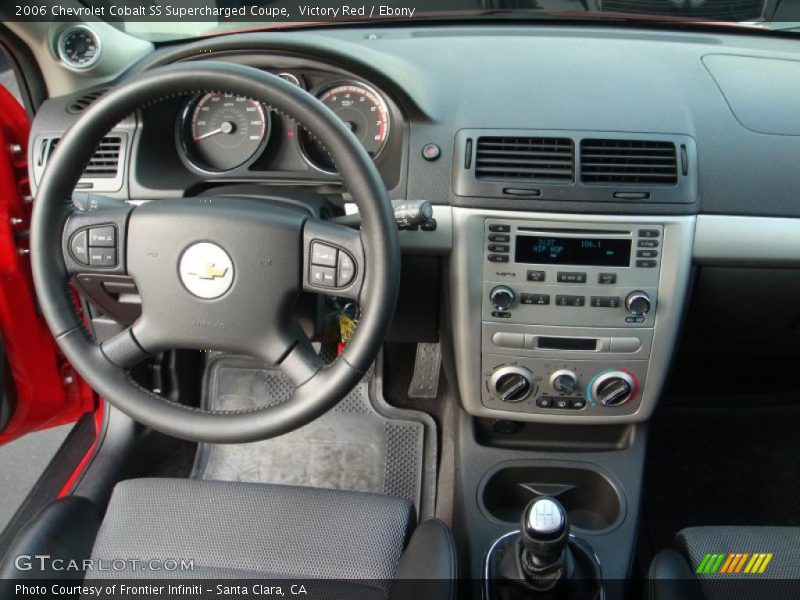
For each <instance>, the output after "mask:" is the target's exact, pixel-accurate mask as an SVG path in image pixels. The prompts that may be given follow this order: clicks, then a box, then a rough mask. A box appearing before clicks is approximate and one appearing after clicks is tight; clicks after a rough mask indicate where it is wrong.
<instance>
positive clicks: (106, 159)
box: [43, 137, 122, 179]
mask: <svg viewBox="0 0 800 600" xmlns="http://www.w3.org/2000/svg"><path fill="white" fill-rule="evenodd" d="M58 142H59V138H53V139H52V140H45V141H44V142H43V143H44V148H45V151H46V156H47V158H48V159H49V158H50V156H52V154H53V152H54V151H55V149H56V146H58ZM121 149H122V138H121V137H104V138H103V139H102V141H101V142H100V144H99V145H98V146H97V150H95V153H94V155H92V158H91V160H90V161H89V164H88V165H87V166H86V169H85V170H84V171H83V177H84V178H89V179H95V178H107V177H108V178H110V177H116V175H117V171H118V170H119V156H120V151H121Z"/></svg>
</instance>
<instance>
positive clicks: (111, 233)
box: [89, 225, 117, 248]
mask: <svg viewBox="0 0 800 600" xmlns="http://www.w3.org/2000/svg"><path fill="white" fill-rule="evenodd" d="M116 245H117V230H116V228H115V227H114V226H113V225H106V226H104V227H92V228H91V229H90V230H89V246H90V247H93V248H94V247H103V248H113V247H114V246H116Z"/></svg>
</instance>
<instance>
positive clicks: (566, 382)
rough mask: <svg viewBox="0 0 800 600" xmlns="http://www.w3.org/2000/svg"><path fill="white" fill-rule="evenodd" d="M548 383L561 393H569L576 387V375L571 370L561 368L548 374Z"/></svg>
mask: <svg viewBox="0 0 800 600" xmlns="http://www.w3.org/2000/svg"><path fill="white" fill-rule="evenodd" d="M550 385H552V386H553V389H554V390H555V391H557V392H559V393H561V394H571V393H572V392H574V391H575V388H576V387H578V376H577V375H575V373H573V372H572V371H568V370H567V369H561V370H559V371H556V372H555V373H553V374H552V375H551V376H550Z"/></svg>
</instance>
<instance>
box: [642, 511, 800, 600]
mask: <svg viewBox="0 0 800 600" xmlns="http://www.w3.org/2000/svg"><path fill="white" fill-rule="evenodd" d="M770 554H771V555H772V556H768V555H770ZM707 555H710V556H708V557H707ZM715 555H716V556H715ZM736 555H739V557H738V558H737V556H736ZM745 555H746V556H745ZM712 557H713V558H712ZM748 571H749V572H748ZM647 598H648V599H649V600H765V599H767V598H768V599H769V600H782V599H784V598H785V599H787V600H788V599H789V598H793V599H796V598H800V527H691V528H688V529H683V530H682V531H680V532H679V533H678V535H677V536H676V538H675V548H674V549H673V548H668V549H665V550H662V551H661V552H659V553H658V554H657V555H656V557H655V558H654V559H653V562H652V563H651V565H650V571H649V573H648V585H647Z"/></svg>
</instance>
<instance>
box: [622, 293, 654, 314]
mask: <svg viewBox="0 0 800 600" xmlns="http://www.w3.org/2000/svg"><path fill="white" fill-rule="evenodd" d="M651 307H652V302H651V301H650V296H649V295H648V293H647V292H643V291H641V290H636V291H634V292H631V293H630V294H628V296H627V297H626V298H625V310H627V311H628V312H629V313H631V314H632V315H633V316H635V317H643V316H645V315H646V314H647V313H649V312H650V308H651Z"/></svg>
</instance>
